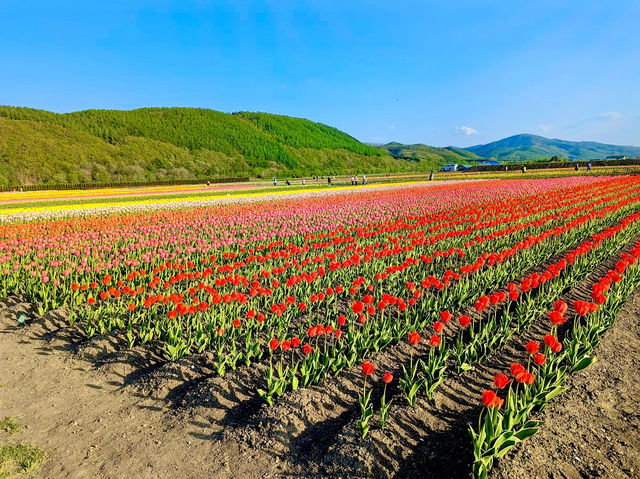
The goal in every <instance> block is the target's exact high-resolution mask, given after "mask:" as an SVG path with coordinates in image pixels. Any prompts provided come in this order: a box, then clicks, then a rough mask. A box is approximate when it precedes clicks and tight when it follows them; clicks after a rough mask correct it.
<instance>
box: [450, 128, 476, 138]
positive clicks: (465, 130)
mask: <svg viewBox="0 0 640 479" xmlns="http://www.w3.org/2000/svg"><path fill="white" fill-rule="evenodd" d="M453 133H454V134H455V135H467V136H468V135H476V134H477V133H478V131H477V130H476V129H475V128H471V127H470V126H456V127H455V128H454V130H453Z"/></svg>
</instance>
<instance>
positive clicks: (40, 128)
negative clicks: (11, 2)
mask: <svg viewBox="0 0 640 479" xmlns="http://www.w3.org/2000/svg"><path fill="white" fill-rule="evenodd" d="M418 168H419V165H416V163H415V162H413V161H407V160H402V159H396V158H393V157H392V156H391V155H389V154H388V153H387V152H385V151H384V150H381V149H379V148H375V147H373V146H369V145H365V144H364V143H361V142H359V141H358V140H356V139H355V138H353V137H351V136H349V135H348V134H347V133H344V132H342V131H340V130H338V129H336V128H333V127H330V126H327V125H323V124H321V123H316V122H313V121H309V120H305V119H301V118H292V117H288V116H283V115H272V114H267V113H249V112H239V113H234V114H229V113H222V112H219V111H214V110H208V109H204V108H141V109H137V110H85V111H79V112H74V113H64V114H57V113H52V112H49V111H45V110H35V109H31V108H18V107H9V106H0V184H4V185H23V184H34V183H37V184H43V183H106V182H120V181H125V182H126V181H136V182H140V181H157V180H177V179H191V178H202V179H206V178H211V177H215V176H252V177H255V176H259V175H262V176H267V177H268V176H273V175H278V176H310V175H314V174H316V175H327V174H350V173H363V172H366V173H374V172H380V173H382V172H399V171H415V170H416V169H418Z"/></svg>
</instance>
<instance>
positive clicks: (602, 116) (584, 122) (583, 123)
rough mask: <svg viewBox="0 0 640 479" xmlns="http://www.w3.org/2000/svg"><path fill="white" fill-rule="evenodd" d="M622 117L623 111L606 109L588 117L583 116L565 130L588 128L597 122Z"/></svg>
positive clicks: (610, 120)
mask: <svg viewBox="0 0 640 479" xmlns="http://www.w3.org/2000/svg"><path fill="white" fill-rule="evenodd" d="M621 118H622V113H619V112H617V111H605V112H603V113H598V114H597V115H594V116H589V117H586V118H582V119H580V120H578V121H577V122H575V123H573V124H572V125H567V126H566V127H565V130H579V129H581V128H586V127H587V126H589V125H594V124H597V123H605V122H612V121H615V120H619V119H621Z"/></svg>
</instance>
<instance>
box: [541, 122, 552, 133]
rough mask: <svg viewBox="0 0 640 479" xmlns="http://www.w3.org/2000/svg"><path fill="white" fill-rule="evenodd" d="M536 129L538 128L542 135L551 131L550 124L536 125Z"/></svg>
mask: <svg viewBox="0 0 640 479" xmlns="http://www.w3.org/2000/svg"><path fill="white" fill-rule="evenodd" d="M538 128H539V129H540V130H542V132H543V133H549V130H550V129H551V124H549V123H546V124H544V123H542V124H540V125H538Z"/></svg>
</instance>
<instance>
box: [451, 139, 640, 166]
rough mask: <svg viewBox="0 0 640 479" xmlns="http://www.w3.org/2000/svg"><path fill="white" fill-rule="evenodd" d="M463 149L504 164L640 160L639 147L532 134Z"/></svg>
mask: <svg viewBox="0 0 640 479" xmlns="http://www.w3.org/2000/svg"><path fill="white" fill-rule="evenodd" d="M462 149H463V150H466V151H469V152H472V153H474V154H476V155H478V156H482V157H484V158H496V159H498V160H501V161H528V160H535V159H540V158H550V157H553V156H558V157H561V158H568V159H569V160H596V159H603V158H605V157H606V156H610V155H624V156H627V157H638V156H640V147H637V146H627V145H613V144H608V143H600V142H596V141H569V140H562V139H559V138H546V137H544V136H540V135H534V134H530V133H521V134H518V135H512V136H509V137H506V138H502V139H500V140H496V141H492V142H490V143H485V144H482V145H473V146H469V147H466V148H462Z"/></svg>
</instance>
